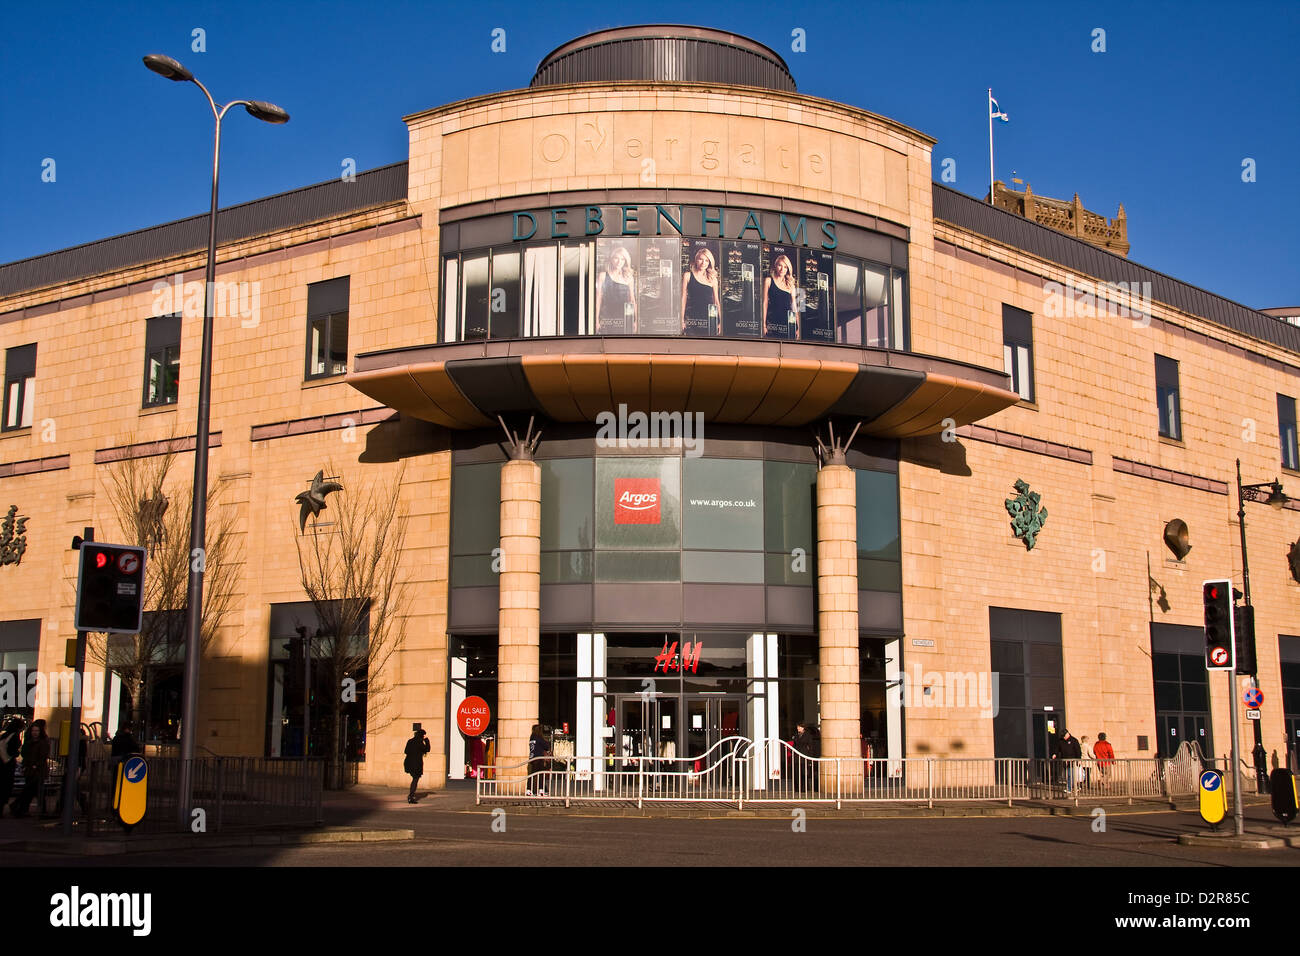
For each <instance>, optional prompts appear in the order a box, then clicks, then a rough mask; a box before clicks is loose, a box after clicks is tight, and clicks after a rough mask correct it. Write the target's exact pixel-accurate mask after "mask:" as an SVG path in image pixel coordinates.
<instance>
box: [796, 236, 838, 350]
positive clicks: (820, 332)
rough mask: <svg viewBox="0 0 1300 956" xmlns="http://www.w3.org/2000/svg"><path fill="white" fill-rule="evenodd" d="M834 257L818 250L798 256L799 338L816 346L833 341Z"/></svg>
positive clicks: (803, 252) (804, 251)
mask: <svg viewBox="0 0 1300 956" xmlns="http://www.w3.org/2000/svg"><path fill="white" fill-rule="evenodd" d="M834 264H835V257H834V256H833V255H831V254H830V253H829V252H822V251H821V250H818V249H804V250H802V251H801V252H800V253H799V278H800V283H799V285H800V288H802V290H803V295H804V301H803V309H802V310H801V316H800V322H799V338H801V339H808V340H812V341H816V342H833V341H835V329H834V328H833V326H832V324H831V316H832V312H831V269H832V268H833V267H834Z"/></svg>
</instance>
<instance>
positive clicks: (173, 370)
mask: <svg viewBox="0 0 1300 956" xmlns="http://www.w3.org/2000/svg"><path fill="white" fill-rule="evenodd" d="M180 377H181V317H180V316H179V315H161V316H158V317H157V318H152V319H149V321H148V322H147V323H145V330H144V402H143V404H144V407H145V408H156V407H158V406H162V405H175V404H176V399H177V397H178V396H179V394H180Z"/></svg>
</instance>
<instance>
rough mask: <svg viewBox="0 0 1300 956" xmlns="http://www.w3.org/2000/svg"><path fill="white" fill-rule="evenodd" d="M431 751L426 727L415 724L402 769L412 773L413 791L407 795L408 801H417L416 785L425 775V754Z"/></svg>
mask: <svg viewBox="0 0 1300 956" xmlns="http://www.w3.org/2000/svg"><path fill="white" fill-rule="evenodd" d="M428 752H429V736H428V734H426V733H425V732H424V728H423V727H421V726H420V725H419V724H415V725H414V726H413V727H412V728H411V739H410V740H408V741H407V742H406V761H405V762H404V763H403V764H402V769H403V770H405V771H406V772H407V773H409V774H410V775H411V792H410V793H408V794H407V795H406V802H407V803H415V786H416V784H418V783H419V782H420V778H421V777H422V776H424V755H425V754H427V753H428Z"/></svg>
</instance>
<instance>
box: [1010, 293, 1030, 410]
mask: <svg viewBox="0 0 1300 956" xmlns="http://www.w3.org/2000/svg"><path fill="white" fill-rule="evenodd" d="M1002 360H1003V368H1004V370H1005V371H1006V373H1007V374H1008V375H1010V376H1011V390H1012V391H1013V392H1016V393H1017V394H1018V395H1019V396H1020V397H1021V398H1023V399H1024V400H1025V401H1027V402H1032V401H1033V400H1034V327H1033V316H1031V315H1030V314H1029V313H1028V312H1026V311H1025V310H1024V309H1017V308H1015V307H1014V306H1010V305H1003V306H1002Z"/></svg>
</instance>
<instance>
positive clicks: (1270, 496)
mask: <svg viewBox="0 0 1300 956" xmlns="http://www.w3.org/2000/svg"><path fill="white" fill-rule="evenodd" d="M1289 500H1290V499H1289V498H1288V497H1287V496H1286V495H1284V494H1283V493H1282V484H1281V482H1279V481H1278V480H1277V479H1276V478H1274V479H1273V480H1272V481H1262V482H1259V483H1258V484H1254V485H1243V484H1242V483H1241V459H1240V458H1238V459H1237V525H1238V527H1239V528H1240V529H1241V594H1242V600H1244V601H1245V603H1246V606H1247V607H1250V606H1251V603H1250V563H1249V562H1248V561H1247V559H1246V502H1247V501H1261V502H1263V503H1264V504H1266V505H1268V506H1270V507H1272V508H1275V509H1281V508H1282V507H1283V506H1284V505H1285V504H1286V503H1287V502H1288V501H1289ZM1251 663H1252V664H1253V665H1254V668H1253V670H1252V672H1251V675H1250V679H1251V681H1252V682H1253V683H1254V684H1255V686H1259V675H1258V673H1256V671H1258V669H1259V664H1258V654H1257V655H1256V660H1254V661H1252V662H1251ZM1232 678H1233V681H1232V685H1233V686H1232V690H1233V694H1232V698H1233V700H1232V713H1231V717H1232V720H1233V725H1234V726H1235V725H1236V720H1237V707H1238V702H1237V682H1236V675H1235V674H1233V675H1232ZM1262 723H1263V721H1262V720H1252V721H1251V724H1252V726H1253V727H1254V730H1255V746H1254V748H1253V749H1252V751H1251V759H1252V760H1253V762H1254V764H1255V788H1256V792H1257V793H1264V792H1265V791H1266V790H1267V789H1268V752H1267V751H1266V750H1265V749H1264V732H1263V729H1262V728H1261V727H1260V725H1261V724H1262Z"/></svg>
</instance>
